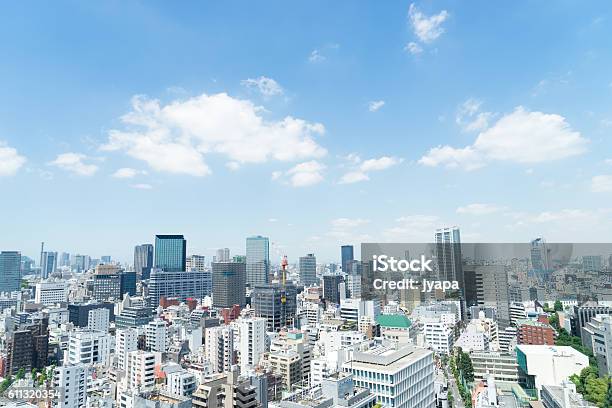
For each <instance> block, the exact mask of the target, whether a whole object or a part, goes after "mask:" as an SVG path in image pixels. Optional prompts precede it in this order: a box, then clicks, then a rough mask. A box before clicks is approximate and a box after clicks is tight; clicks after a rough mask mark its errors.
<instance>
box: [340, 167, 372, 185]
mask: <svg viewBox="0 0 612 408" xmlns="http://www.w3.org/2000/svg"><path fill="white" fill-rule="evenodd" d="M369 179H370V177H368V175H367V174H365V173H364V172H362V171H359V170H358V171H349V172H348V173H346V174H344V175H343V176H342V177H341V178H340V181H339V183H340V184H352V183H358V182H360V181H368V180H369Z"/></svg>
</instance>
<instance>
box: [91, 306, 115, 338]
mask: <svg viewBox="0 0 612 408" xmlns="http://www.w3.org/2000/svg"><path fill="white" fill-rule="evenodd" d="M109 315H110V312H109V310H108V309H107V308H102V307H101V308H98V309H92V310H90V311H89V313H88V317H87V328H88V329H89V330H95V331H101V332H104V333H106V332H108V329H109V327H110V318H109Z"/></svg>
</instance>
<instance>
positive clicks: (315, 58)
mask: <svg viewBox="0 0 612 408" xmlns="http://www.w3.org/2000/svg"><path fill="white" fill-rule="evenodd" d="M326 59H327V58H325V56H324V55H323V54H321V51H319V50H312V52H311V53H310V55H309V56H308V61H310V62H313V63H317V62H323V61H325V60H326Z"/></svg>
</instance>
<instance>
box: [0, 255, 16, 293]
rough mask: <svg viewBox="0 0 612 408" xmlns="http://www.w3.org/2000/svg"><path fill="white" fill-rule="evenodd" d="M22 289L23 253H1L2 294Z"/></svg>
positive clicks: (0, 290)
mask: <svg viewBox="0 0 612 408" xmlns="http://www.w3.org/2000/svg"><path fill="white" fill-rule="evenodd" d="M20 288H21V253H19V252H17V251H2V252H0V293H1V292H13V291H15V290H19V289H20Z"/></svg>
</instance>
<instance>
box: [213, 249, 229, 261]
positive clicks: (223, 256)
mask: <svg viewBox="0 0 612 408" xmlns="http://www.w3.org/2000/svg"><path fill="white" fill-rule="evenodd" d="M215 261H216V262H229V261H230V250H229V248H219V249H217V257H216V258H215Z"/></svg>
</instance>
